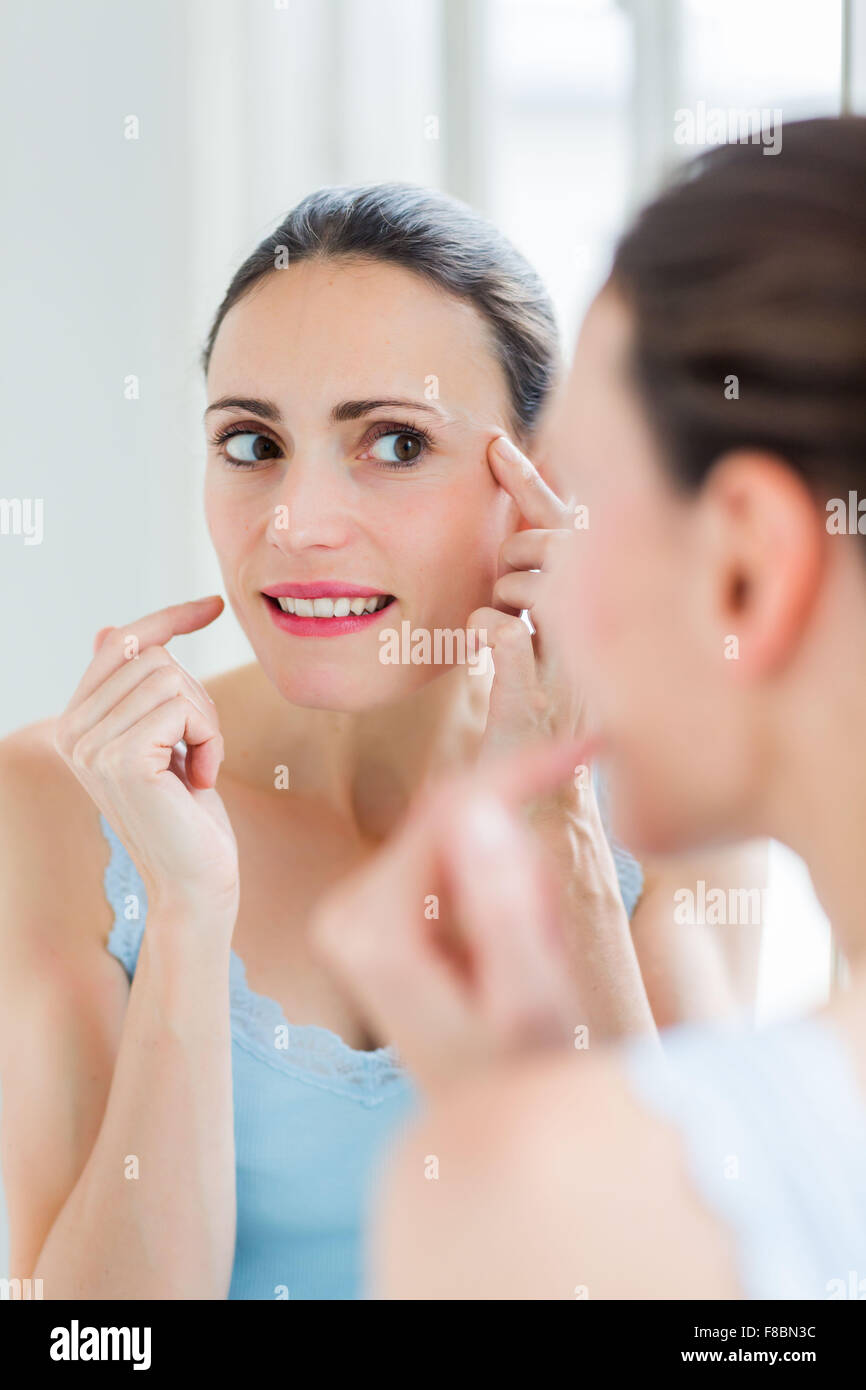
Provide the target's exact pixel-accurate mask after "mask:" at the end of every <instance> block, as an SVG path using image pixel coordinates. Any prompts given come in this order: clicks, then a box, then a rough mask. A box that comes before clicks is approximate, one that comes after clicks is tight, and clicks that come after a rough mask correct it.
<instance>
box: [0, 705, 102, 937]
mask: <svg viewBox="0 0 866 1390" xmlns="http://www.w3.org/2000/svg"><path fill="white" fill-rule="evenodd" d="M56 722H57V721H56V720H54V719H46V720H42V721H40V722H39V723H37V724H29V725H27V726H26V727H25V728H23V729H19V730H17V731H16V732H15V733H13V734H9V735H8V736H7V737H6V738H4V739H2V740H0V896H2V905H3V911H2V913H0V941H2V942H4V943H5V947H6V949H5V950H4V956H6V959H7V960H8V953H7V952H8V948H9V946H10V945H11V946H13V947H20V946H22V945H24V944H25V943H26V941H27V940H33V939H34V937H38V938H39V939H40V940H45V939H48V938H49V937H51V936H55V937H56V936H57V930H58V928H62V929H63V931H64V933H65V934H66V939H68V930H69V928H70V927H72V928H74V930H75V931H76V932H77V933H79V935H80V933H82V932H83V933H85V935H86V937H88V938H92V939H98V940H100V941H101V942H104V940H105V938H106V936H107V933H108V931H109V929H110V925H111V910H110V908H109V906H108V903H107V902H106V901H105V898H104V894H103V891H102V877H103V874H104V871H105V866H106V863H107V860H108V854H109V850H108V845H107V843H106V841H105V838H104V836H103V835H102V831H101V829H100V825H99V812H98V810H97V808H96V806H95V805H94V804H93V802H92V801H91V799H90V797H89V796H88V795H87V793H86V792H85V790H84V788H83V787H82V786H81V784H80V783H79V782H78V781H77V779H76V778H75V777H74V776H73V774H72V773H71V772H70V770H69V768H68V767H67V766H66V764H65V763H64V761H63V759H62V758H61V757H60V755H59V753H58V752H57V751H56V749H55V747H54V731H55V726H56Z"/></svg>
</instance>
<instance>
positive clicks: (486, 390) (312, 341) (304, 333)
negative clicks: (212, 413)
mask: <svg viewBox="0 0 866 1390" xmlns="http://www.w3.org/2000/svg"><path fill="white" fill-rule="evenodd" d="M383 385H388V386H389V387H393V388H395V389H396V388H398V387H399V388H401V389H402V388H405V390H406V391H407V392H412V393H415V394H416V395H417V394H418V393H419V392H420V393H423V392H424V391H425V389H426V391H427V392H428V395H427V398H428V399H430V398H431V395H432V398H433V399H438V400H439V401H440V403H441V404H442V405H443V406H445V407H447V406H448V404H449V402H450V403H452V404H460V405H464V406H466V405H474V406H475V407H477V408H479V409H489V408H491V406H492V405H493V404H494V403H496V404H497V405H498V406H499V407H500V409H501V408H502V406H503V405H504V403H505V400H506V395H507V388H506V382H505V375H504V372H503V371H502V368H501V366H500V364H499V361H498V358H497V356H496V351H495V344H494V341H493V333H492V330H491V329H490V328H489V326H488V324H487V322H486V321H485V320H484V318H483V317H482V316H481V314H480V313H479V312H478V311H477V310H476V309H475V307H474V306H473V305H472V304H470V303H468V302H466V301H463V300H460V299H457V298H456V297H454V296H453V295H450V294H448V293H446V292H445V291H444V290H442V289H440V288H439V287H438V286H436V285H432V284H430V283H429V282H428V281H426V280H424V279H423V278H422V277H421V276H420V275H417V274H415V273H414V272H412V271H409V270H406V269H404V268H403V267H401V266H396V265H391V264H386V263H383V262H380V261H372V260H362V261H354V262H349V261H336V260H322V259H310V260H304V261H300V262H299V263H298V264H297V265H294V266H291V265H290V266H289V267H287V268H286V269H285V270H275V271H273V272H271V273H269V274H268V275H266V276H265V277H264V278H263V279H262V280H260V281H259V282H258V283H257V284H256V285H255V286H254V287H253V288H252V290H251V291H250V292H249V293H248V294H246V295H245V296H244V297H243V298H242V299H241V300H239V301H238V303H237V304H235V305H233V306H232V308H231V309H230V310H229V312H228V313H227V314H226V317H225V319H224V320H223V322H222V324H221V326H220V330H219V333H218V334H217V338H216V342H215V344H214V348H213V353H212V355H211V361H210V366H209V370H208V396H209V398H210V399H214V398H216V397H217V396H219V395H222V394H223V393H224V392H225V391H226V390H232V391H234V390H236V389H237V388H239V387H243V386H248V387H249V388H250V389H252V388H253V387H254V388H255V390H256V393H258V394H264V393H265V392H271V393H272V394H273V395H274V396H278V395H280V394H282V396H283V398H285V396H286V394H287V393H289V394H291V396H292V397H297V398H299V399H300V400H310V399H311V398H315V399H318V398H320V397H321V396H322V395H323V394H327V395H328V397H329V401H330V398H332V397H334V393H335V389H337V388H338V395H341V396H345V395H351V396H353V397H354V396H357V397H362V396H368V395H369V396H375V395H376V394H377V393H378V394H381V390H382V387H383ZM434 392H436V393H438V396H437V395H433V394H432V393H434Z"/></svg>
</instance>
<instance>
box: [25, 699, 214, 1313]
mask: <svg viewBox="0 0 866 1390" xmlns="http://www.w3.org/2000/svg"><path fill="white" fill-rule="evenodd" d="M96 815H97V813H96V809H95V807H93V805H92V804H91V803H90V802H89V800H88V798H87V796H86V795H85V794H84V793H83V791H82V790H81V789H80V787H79V786H78V785H77V783H76V782H75V780H74V779H73V778H72V776H71V774H70V773H69V772H68V771H67V770H66V769H65V768H64V767H63V764H62V762H61V760H60V759H59V757H57V755H56V754H55V753H54V751H53V748H52V747H51V744H50V731H49V729H48V726H35V728H33V729H30V730H24V731H22V733H21V734H18V735H15V736H13V738H11V739H7V740H6V741H5V742H4V744H3V745H2V752H0V894H2V904H0V1079H2V1085H3V1133H2V1140H3V1144H2V1164H3V1175H4V1182H5V1188H6V1198H7V1206H8V1210H9V1223H10V1247H11V1248H10V1275H11V1277H13V1278H28V1277H37V1278H41V1279H42V1280H43V1294H44V1297H46V1298H49V1299H51V1298H64V1297H74V1298H98V1299H103V1298H224V1297H225V1296H226V1293H227V1290H228V1284H229V1279H230V1275H231V1264H232V1257H233V1249H234V1210H235V1208H234V1203H235V1195H234V1152H233V1125H232V1093H231V1056H230V1036H229V1009H228V961H229V940H228V939H227V938H226V937H225V936H224V934H223V935H219V934H217V935H214V936H213V937H212V938H211V939H208V923H207V922H195V921H191V920H186V919H185V920H171V919H170V918H169V917H168V915H167V914H163V916H162V917H160V916H158V915H156V914H150V915H149V918H148V922H147V930H146V933H145V938H144V943H143V945H142V949H141V954H140V957H139V963H138V967H137V969H136V972H135V978H134V981H133V984H132V988H131V989H130V986H129V984H128V982H127V979H126V975H125V972H124V971H123V968H122V966H121V965H120V963H119V962H118V961H117V960H115V959H114V958H113V957H112V956H111V955H110V954H109V953H108V951H107V950H106V948H105V939H106V937H107V934H108V927H109V923H110V913H109V910H108V907H107V904H105V902H104V899H103V897H102V888H101V879H102V871H103V868H104V864H105V858H106V855H107V847H106V846H105V844H104V841H103V840H102V836H101V834H100V832H99V828H98V824H97V819H96Z"/></svg>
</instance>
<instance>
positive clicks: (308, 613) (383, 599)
mask: <svg viewBox="0 0 866 1390" xmlns="http://www.w3.org/2000/svg"><path fill="white" fill-rule="evenodd" d="M387 602H388V595H387V594H373V595H372V596H371V597H370V598H291V597H290V596H288V595H286V596H284V597H282V598H278V599H277V603H278V604H279V605H280V607H281V608H282V610H283V612H284V613H294V614H296V615H297V617H299V618H347V617H348V616H349V614H350V613H354V614H355V616H356V617H360V615H361V614H362V613H375V612H376V610H377V609H379V608H384V607H385V604H386V603H387Z"/></svg>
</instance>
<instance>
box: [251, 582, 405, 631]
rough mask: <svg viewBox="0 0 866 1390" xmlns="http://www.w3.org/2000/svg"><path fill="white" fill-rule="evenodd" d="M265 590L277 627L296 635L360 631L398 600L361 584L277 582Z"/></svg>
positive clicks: (266, 600) (263, 591) (266, 599)
mask: <svg viewBox="0 0 866 1390" xmlns="http://www.w3.org/2000/svg"><path fill="white" fill-rule="evenodd" d="M262 593H263V595H264V598H265V602H266V603H267V605H268V609H269V611H270V614H271V617H272V619H273V621H274V622H275V623H276V625H277V627H279V628H281V629H282V631H284V632H290V633H293V634H294V635H295V636H296V637H336V636H339V635H341V634H344V633H351V632H359V631H360V630H361V629H362V628H364V627H368V626H369V625H370V624H371V623H372V622H375V620H376V617H377V615H378V614H379V613H380V612H381V611H382V609H384V608H388V607H389V606H390V605H391V604H392V603H394V602H395V601H396V600H395V598H394V595H393V594H384V593H382V592H381V591H380V590H377V589H367V588H363V587H361V586H360V585H358V584H340V583H334V584H332V583H321V584H274V585H272V586H270V587H269V588H267V589H263V590H262Z"/></svg>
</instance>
